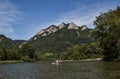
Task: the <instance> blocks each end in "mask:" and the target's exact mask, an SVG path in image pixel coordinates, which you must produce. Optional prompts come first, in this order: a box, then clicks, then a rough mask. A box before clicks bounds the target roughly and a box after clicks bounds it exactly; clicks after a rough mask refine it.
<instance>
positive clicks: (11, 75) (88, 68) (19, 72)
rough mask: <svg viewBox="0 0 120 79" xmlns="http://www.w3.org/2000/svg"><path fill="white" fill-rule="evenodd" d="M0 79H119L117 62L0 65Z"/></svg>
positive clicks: (119, 66) (119, 71)
mask: <svg viewBox="0 0 120 79" xmlns="http://www.w3.org/2000/svg"><path fill="white" fill-rule="evenodd" d="M0 79H120V63H119V62H69V63H63V64H60V65H52V64H51V62H45V61H44V62H34V63H17V64H0Z"/></svg>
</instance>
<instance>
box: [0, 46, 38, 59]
mask: <svg viewBox="0 0 120 79" xmlns="http://www.w3.org/2000/svg"><path fill="white" fill-rule="evenodd" d="M0 60H22V61H35V60H37V54H36V53H35V50H34V48H33V46H31V45H29V44H23V45H21V46H20V47H14V48H13V49H8V48H5V47H3V48H0Z"/></svg>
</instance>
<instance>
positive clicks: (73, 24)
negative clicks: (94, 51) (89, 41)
mask: <svg viewBox="0 0 120 79" xmlns="http://www.w3.org/2000/svg"><path fill="white" fill-rule="evenodd" d="M68 29H78V26H77V25H76V24H75V23H73V22H71V23H69V26H68Z"/></svg>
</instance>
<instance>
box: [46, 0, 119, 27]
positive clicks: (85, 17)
mask: <svg viewBox="0 0 120 79" xmlns="http://www.w3.org/2000/svg"><path fill="white" fill-rule="evenodd" d="M119 2H120V1H115V2H110V1H109V0H108V1H106V2H105V1H103V2H98V3H95V4H90V5H88V4H82V3H77V4H76V6H77V7H76V8H75V9H74V10H70V11H66V12H63V13H60V15H59V16H58V18H57V19H56V20H55V21H53V22H49V23H46V24H45V25H50V24H56V25H58V24H60V23H61V22H65V23H69V22H74V23H76V24H77V25H80V26H81V25H87V26H88V27H90V28H93V27H94V26H93V21H94V20H95V17H96V16H98V15H99V14H100V12H106V11H108V10H109V9H115V8H116V7H117V5H119Z"/></svg>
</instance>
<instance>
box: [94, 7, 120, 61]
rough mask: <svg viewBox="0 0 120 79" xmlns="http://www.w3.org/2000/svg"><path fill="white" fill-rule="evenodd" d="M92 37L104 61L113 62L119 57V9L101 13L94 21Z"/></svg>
mask: <svg viewBox="0 0 120 79" xmlns="http://www.w3.org/2000/svg"><path fill="white" fill-rule="evenodd" d="M94 25H95V29H94V32H93V34H94V37H95V38H96V39H98V41H99V43H100V46H101V48H102V49H103V53H104V59H105V60H108V61H113V60H115V59H117V57H118V56H119V55H120V54H119V51H118V46H117V44H118V41H119V39H120V7H117V9H115V10H110V11H108V12H106V13H101V14H100V15H99V16H98V17H96V20H95V21H94Z"/></svg>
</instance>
